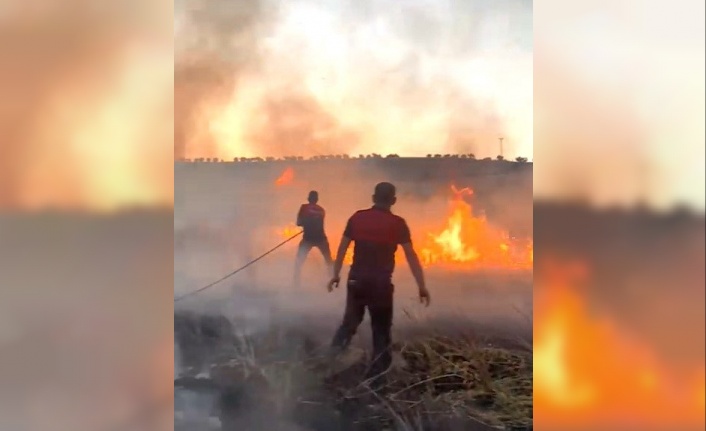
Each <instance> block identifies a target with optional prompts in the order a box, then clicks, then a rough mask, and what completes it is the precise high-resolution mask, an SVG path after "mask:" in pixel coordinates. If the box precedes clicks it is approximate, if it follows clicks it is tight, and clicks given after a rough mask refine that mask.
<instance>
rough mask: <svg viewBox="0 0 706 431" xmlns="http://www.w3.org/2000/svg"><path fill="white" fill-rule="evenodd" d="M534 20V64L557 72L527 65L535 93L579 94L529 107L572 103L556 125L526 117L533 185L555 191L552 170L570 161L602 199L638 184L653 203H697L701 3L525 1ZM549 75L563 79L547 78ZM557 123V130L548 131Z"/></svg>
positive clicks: (705, 112) (633, 194) (700, 190)
mask: <svg viewBox="0 0 706 431" xmlns="http://www.w3.org/2000/svg"><path fill="white" fill-rule="evenodd" d="M534 24H535V29H536V32H535V43H536V44H535V71H537V70H552V71H554V72H557V71H560V73H558V74H557V75H550V74H547V73H536V74H535V92H537V91H547V92H549V91H552V90H556V89H557V88H563V89H565V90H566V89H567V88H568V89H571V90H575V91H577V94H580V96H581V97H577V98H575V99H573V100H572V99H570V98H566V99H563V100H562V101H561V102H558V101H554V102H547V103H548V105H552V104H554V105H556V106H548V105H546V106H544V107H541V106H535V115H536V114H537V112H539V111H538V110H540V109H546V110H547V112H550V111H553V112H554V114H557V113H559V112H563V113H567V112H581V118H571V119H568V120H567V121H563V122H562V123H563V124H561V125H556V124H549V119H546V124H544V127H540V124H539V123H538V124H536V128H535V141H536V142H537V146H536V147H535V148H534V152H535V156H536V157H535V163H536V164H535V194H536V195H546V196H551V195H552V194H554V193H558V191H557V189H558V187H557V183H560V182H561V181H560V178H559V177H557V178H554V177H552V175H558V174H557V173H556V172H558V171H559V170H560V169H566V170H567V171H571V170H574V171H576V170H577V169H578V170H580V171H581V172H584V174H585V175H586V176H587V177H591V178H592V180H591V181H590V184H588V185H584V187H588V188H589V189H590V192H586V193H587V194H591V195H593V197H595V198H596V199H597V200H598V201H601V202H602V203H605V204H611V203H620V202H627V203H629V202H633V201H634V200H635V199H636V198H637V197H638V195H640V194H643V190H644V189H648V190H649V191H648V192H647V194H648V195H649V196H648V200H649V201H650V202H651V203H652V204H653V205H655V206H657V207H670V206H672V205H673V204H675V203H679V202H681V203H688V204H689V205H691V206H693V207H695V208H699V209H701V210H703V209H704V200H705V199H704V195H705V193H706V190H705V188H704V182H705V179H704V157H705V156H704V147H705V145H704V142H705V141H706V136H705V132H704V118H705V116H706V109H705V102H704V97H705V96H704V94H705V91H706V89H705V87H704V80H705V77H704V74H705V71H704V51H705V47H704V32H705V26H704V2H703V1H702V0H681V1H679V2H664V1H659V0H632V1H630V0H619V1H618V0H616V1H613V0H611V1H595V0H578V1H571V2H566V1H559V0H535V2H534ZM557 76H558V77H559V78H558V79H559V80H563V81H565V83H564V84H566V83H568V82H570V84H566V86H564V87H558V83H557V82H548V80H550V79H551V80H556V79H557ZM552 86H553V87H552ZM537 94H539V93H536V96H537ZM545 94H546V93H545ZM543 100H545V99H544V98H543ZM572 104H575V105H580V106H579V107H577V106H570V105H572ZM554 114H553V115H551V116H550V117H552V118H556V117H557V116H556V115H554ZM547 115H548V114H547ZM609 117H613V120H615V121H614V122H610V118H609ZM598 119H601V120H602V122H594V120H598ZM567 123H571V125H570V126H567ZM599 125H605V127H604V128H603V130H591V129H592V128H593V129H595V128H599V129H600V128H601V126H599ZM560 126H563V127H566V128H567V130H565V131H564V132H565V133H564V134H560V136H564V138H562V139H561V140H556V139H552V137H551V136H550V135H551V133H550V132H555V131H556V130H557V129H558V128H559V127H560ZM572 130H573V131H572ZM566 136H571V137H572V138H570V139H567V138H566ZM586 136H592V137H595V139H582V138H583V137H586ZM618 136H619V138H618ZM629 136H632V137H636V138H635V139H634V140H631V139H629ZM638 136H639V138H638ZM559 154H565V156H561V157H559V156H558V155H559ZM552 155H555V157H552ZM609 159H613V161H615V162H616V163H615V167H614V168H612V167H610V162H611V160H609ZM618 160H622V161H621V162H620V163H618ZM630 160H632V161H637V162H636V163H633V166H630ZM579 165H580V167H579ZM567 166H568V167H567ZM641 169H642V171H640V170H641ZM645 172H647V174H648V175H645ZM640 175H644V177H649V178H647V179H643V180H638V177H639V176H640ZM594 180H595V181H594ZM631 182H632V183H633V184H632V185H631V186H630V185H628V184H629V183H631Z"/></svg>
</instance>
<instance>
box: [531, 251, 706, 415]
mask: <svg viewBox="0 0 706 431" xmlns="http://www.w3.org/2000/svg"><path fill="white" fill-rule="evenodd" d="M542 269H544V271H540V275H539V277H538V278H536V280H538V281H537V287H538V289H536V290H535V300H534V304H535V317H534V405H535V424H536V425H538V426H539V427H542V429H546V428H550V427H557V428H561V429H566V427H571V428H572V429H576V428H577V427H581V428H583V427H590V426H593V427H595V426H600V427H605V425H607V424H608V425H616V426H620V427H623V428H625V429H627V428H631V427H634V426H637V425H641V426H668V427H670V428H673V429H674V428H675V427H683V426H688V427H691V426H699V427H701V428H702V429H703V425H704V413H705V407H704V370H700V371H698V372H696V373H693V374H692V376H693V377H692V378H689V377H687V378H681V379H680V378H677V377H676V376H675V375H674V374H675V373H673V372H670V371H669V370H667V369H666V368H665V366H664V365H663V364H661V363H660V362H659V361H658V360H657V358H656V357H655V356H654V354H653V353H652V352H650V351H649V350H648V349H647V348H645V347H644V346H641V345H639V344H636V343H634V342H633V341H632V340H630V338H629V337H628V336H627V335H625V334H624V333H622V332H621V331H620V329H619V328H618V327H616V325H615V323H614V322H612V321H610V320H608V319H606V318H595V317H592V316H590V315H589V314H588V312H587V304H586V301H585V299H584V298H583V297H582V295H581V294H580V292H579V291H578V290H577V289H576V287H577V286H580V285H582V283H584V282H585V281H586V278H587V272H588V271H587V270H586V268H585V266H583V265H579V264H572V265H566V266H557V265H547V266H543V267H542ZM680 380H681V381H680ZM636 422H637V423H636Z"/></svg>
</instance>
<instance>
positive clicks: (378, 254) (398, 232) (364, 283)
mask: <svg viewBox="0 0 706 431" xmlns="http://www.w3.org/2000/svg"><path fill="white" fill-rule="evenodd" d="M396 202H397V198H396V190H395V186H394V185H392V184H390V183H380V184H378V185H377V186H375V193H374V194H373V204H374V205H373V206H372V208H369V209H364V210H360V211H357V212H356V213H355V214H353V216H352V217H351V218H350V219H349V220H348V223H347V225H346V229H345V231H344V233H343V237H342V238H341V244H340V246H339V247H338V253H337V255H336V262H335V263H334V266H333V278H332V279H331V281H330V282H329V285H328V290H329V292H330V291H332V290H333V288H334V287H338V283H339V282H340V273H341V267H342V266H343V257H344V256H345V254H346V250H348V246H349V245H350V243H351V241H353V242H354V243H355V246H354V249H353V264H352V265H351V269H350V271H349V273H348V282H347V286H346V287H347V294H346V310H345V314H344V316H343V322H342V323H341V326H340V327H339V328H338V331H337V332H336V335H335V336H334V338H333V341H332V347H333V350H334V352H337V351H341V350H343V349H345V348H346V347H347V346H348V344H350V341H351V339H352V338H353V335H355V333H356V331H357V329H358V326H359V325H360V323H361V322H362V321H363V317H364V315H365V309H366V308H367V309H368V312H369V313H370V324H371V327H372V332H373V361H372V364H371V366H370V368H369V371H368V375H367V377H369V378H370V377H375V376H379V375H380V374H382V373H383V372H385V371H386V370H387V369H388V368H389V366H390V363H391V362H392V356H391V354H390V351H389V348H390V342H391V339H390V329H391V327H392V310H393V291H394V286H393V285H392V273H393V271H394V269H395V251H396V250H397V246H398V245H401V246H402V249H403V250H404V254H405V258H406V259H407V262H408V263H409V267H410V269H411V270H412V275H413V276H414V279H415V281H416V282H417V287H418V288H419V300H420V302H422V303H424V304H426V306H429V301H430V296H429V291H428V290H427V288H426V285H425V282H424V272H423V270H422V266H421V264H420V263H419V258H418V257H417V253H416V252H415V251H414V247H413V246H412V239H411V235H410V231H409V227H408V226H407V222H405V220H404V219H403V218H402V217H399V216H397V215H395V214H392V212H391V211H390V209H391V207H392V205H394V204H395V203H396Z"/></svg>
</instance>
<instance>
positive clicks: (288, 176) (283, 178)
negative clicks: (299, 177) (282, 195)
mask: <svg viewBox="0 0 706 431" xmlns="http://www.w3.org/2000/svg"><path fill="white" fill-rule="evenodd" d="M292 181H294V169H292V168H291V167H288V168H287V169H285V170H284V172H282V175H280V176H279V178H277V180H275V185H276V186H284V185H287V184H291V183H292Z"/></svg>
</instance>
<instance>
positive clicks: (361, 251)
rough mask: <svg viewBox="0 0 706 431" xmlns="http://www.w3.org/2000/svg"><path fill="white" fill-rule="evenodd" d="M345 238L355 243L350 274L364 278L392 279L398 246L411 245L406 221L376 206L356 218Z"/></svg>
mask: <svg viewBox="0 0 706 431" xmlns="http://www.w3.org/2000/svg"><path fill="white" fill-rule="evenodd" d="M343 234H344V235H345V236H346V237H348V238H350V239H351V240H352V241H353V242H354V243H355V246H354V248H353V264H352V265H351V274H357V275H361V276H367V275H371V276H381V277H392V272H393V271H394V269H395V251H396V250H397V246H398V245H399V244H406V243H409V242H411V238H410V232H409V227H408V226H407V223H406V222H405V220H404V219H403V218H402V217H400V216H397V215H395V214H393V213H392V212H391V211H390V210H388V209H385V208H379V207H376V206H374V207H372V208H369V209H365V210H360V211H357V212H356V213H355V214H353V216H352V217H351V218H350V219H349V220H348V223H347V224H346V230H345V232H344V233H343Z"/></svg>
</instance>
